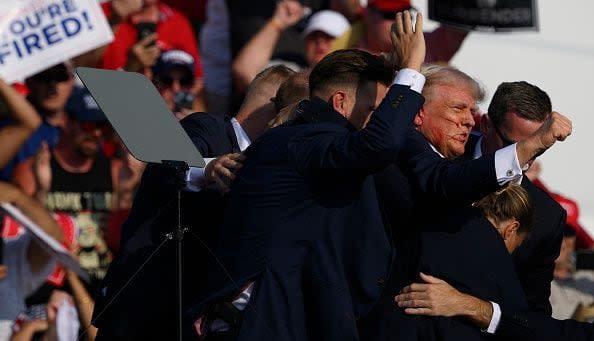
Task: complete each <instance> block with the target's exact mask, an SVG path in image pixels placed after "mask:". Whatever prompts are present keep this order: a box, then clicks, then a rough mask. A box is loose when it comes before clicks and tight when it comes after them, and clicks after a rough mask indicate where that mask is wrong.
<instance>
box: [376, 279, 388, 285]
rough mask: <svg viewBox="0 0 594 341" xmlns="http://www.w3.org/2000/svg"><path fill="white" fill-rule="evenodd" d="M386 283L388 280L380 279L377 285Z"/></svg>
mask: <svg viewBox="0 0 594 341" xmlns="http://www.w3.org/2000/svg"><path fill="white" fill-rule="evenodd" d="M385 282H386V279H385V278H383V277H380V278H378V279H377V285H384V283H385Z"/></svg>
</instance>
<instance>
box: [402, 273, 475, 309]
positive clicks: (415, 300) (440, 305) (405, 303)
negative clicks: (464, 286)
mask: <svg viewBox="0 0 594 341" xmlns="http://www.w3.org/2000/svg"><path fill="white" fill-rule="evenodd" d="M421 279H422V280H423V281H424V282H425V283H426V284H420V283H413V284H411V285H409V286H406V287H404V288H402V290H400V294H399V295H397V296H396V297H395V298H394V299H395V301H396V302H397V303H398V306H399V307H402V308H406V309H404V312H406V313H407V314H413V315H430V316H456V315H460V314H461V313H460V311H459V310H458V309H459V308H460V302H461V301H462V300H463V296H464V295H463V294H462V293H460V292H459V291H458V290H456V289H454V288H453V287H452V286H450V285H449V284H448V283H446V282H445V281H443V280H441V279H439V278H436V277H433V276H429V275H425V274H424V273H422V272H421Z"/></svg>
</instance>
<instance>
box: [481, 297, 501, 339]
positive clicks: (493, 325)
mask: <svg viewBox="0 0 594 341" xmlns="http://www.w3.org/2000/svg"><path fill="white" fill-rule="evenodd" d="M491 305H492V306H493V315H491V322H489V327H488V328H487V330H483V332H487V333H489V334H495V332H496V331H497V327H499V321H500V320H501V308H499V304H497V303H495V302H491Z"/></svg>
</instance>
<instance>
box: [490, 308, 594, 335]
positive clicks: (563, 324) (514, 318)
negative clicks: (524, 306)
mask: <svg viewBox="0 0 594 341" xmlns="http://www.w3.org/2000/svg"><path fill="white" fill-rule="evenodd" d="M495 334H496V335H497V336H498V337H499V339H500V340H525V341H592V340H594V325H592V323H587V322H577V321H574V320H556V319H554V318H552V317H550V316H548V315H545V314H544V313H541V312H525V313H510V312H509V311H508V312H506V311H503V314H502V317H501V322H500V323H499V328H497V332H496V333H495Z"/></svg>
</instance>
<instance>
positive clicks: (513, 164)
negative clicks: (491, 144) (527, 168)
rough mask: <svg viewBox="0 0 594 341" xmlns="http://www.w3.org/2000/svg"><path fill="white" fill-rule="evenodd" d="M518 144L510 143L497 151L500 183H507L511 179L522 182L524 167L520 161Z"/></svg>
mask: <svg viewBox="0 0 594 341" xmlns="http://www.w3.org/2000/svg"><path fill="white" fill-rule="evenodd" d="M516 144H517V143H514V144H512V145H509V146H507V147H505V148H502V149H499V150H498V151H496V152H495V174H496V175H497V182H498V183H499V185H505V184H506V183H508V182H510V181H514V182H516V183H520V181H522V167H521V166H520V161H518V154H517V152H516Z"/></svg>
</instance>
